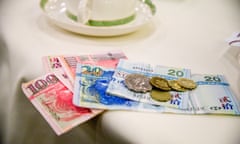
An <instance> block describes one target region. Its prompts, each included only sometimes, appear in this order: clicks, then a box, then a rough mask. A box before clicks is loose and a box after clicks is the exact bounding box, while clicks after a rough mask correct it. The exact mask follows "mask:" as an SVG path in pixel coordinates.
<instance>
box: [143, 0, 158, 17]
mask: <svg viewBox="0 0 240 144" xmlns="http://www.w3.org/2000/svg"><path fill="white" fill-rule="evenodd" d="M142 1H143V2H144V3H145V4H146V5H148V6H149V8H150V9H151V12H152V14H153V15H154V14H155V13H156V11H157V10H156V6H155V5H154V4H153V2H152V1H151V0H142Z"/></svg>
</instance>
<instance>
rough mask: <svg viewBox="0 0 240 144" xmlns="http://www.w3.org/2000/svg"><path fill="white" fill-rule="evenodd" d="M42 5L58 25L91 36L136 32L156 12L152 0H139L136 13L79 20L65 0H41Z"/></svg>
mask: <svg viewBox="0 0 240 144" xmlns="http://www.w3.org/2000/svg"><path fill="white" fill-rule="evenodd" d="M40 6H41V8H42V9H43V12H44V13H45V14H46V16H47V17H48V18H49V19H50V20H51V21H52V22H53V23H54V24H55V25H57V26H59V27H61V28H63V29H65V30H68V31H71V32H74V33H79V34H84V35H90V36H117V35H123V34H128V33H131V32H134V31H136V30H138V29H139V28H141V27H142V26H143V25H145V24H146V23H148V22H149V21H150V20H151V19H152V17H153V16H154V14H155V12H156V7H155V5H154V4H153V3H152V1H151V0H139V2H138V4H137V7H136V14H135V15H132V16H130V17H127V18H125V19H120V20H116V21H109V22H108V21H89V22H88V23H86V24H82V23H79V22H77V20H76V18H77V17H76V16H75V15H74V14H71V13H69V12H68V11H67V10H66V3H65V0H57V1H56V0H41V1H40Z"/></svg>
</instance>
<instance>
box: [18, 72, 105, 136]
mask: <svg viewBox="0 0 240 144" xmlns="http://www.w3.org/2000/svg"><path fill="white" fill-rule="evenodd" d="M22 90H23V92H24V93H25V95H26V96H27V98H28V99H29V100H30V101H31V103H32V104H33V105H34V106H35V108H36V109H37V110H38V111H39V112H40V113H41V114H42V116H43V117H44V118H45V120H46V121H47V122H48V123H49V124H50V126H51V127H52V128H53V130H54V131H55V132H56V134H57V135H61V134H63V133H65V132H67V131H69V130H70V129H72V128H73V127H75V126H77V125H79V124H81V123H83V122H85V121H87V120H89V119H91V118H93V117H94V116H96V115H97V114H100V113H101V112H102V110H95V109H88V108H81V107H76V106H74V105H73V104H72V98H73V93H72V92H71V91H70V90H68V88H67V87H66V86H65V85H63V83H62V82H61V81H60V80H59V79H58V78H57V77H56V76H55V75H54V74H53V73H48V74H46V75H44V76H42V77H39V78H37V79H35V80H32V81H30V82H27V83H23V84H22Z"/></svg>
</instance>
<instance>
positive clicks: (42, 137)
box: [5, 79, 96, 144]
mask: <svg viewBox="0 0 240 144" xmlns="http://www.w3.org/2000/svg"><path fill="white" fill-rule="evenodd" d="M22 82H26V80H25V79H20V80H19V81H18V82H16V85H17V89H16V91H15V93H14V95H13V96H14V100H13V102H11V106H10V107H11V108H10V110H9V111H8V112H9V113H10V114H9V115H8V118H7V119H8V124H7V128H6V130H7V135H6V141H5V143H6V144H20V143H21V144H33V143H37V144H67V143H69V144H78V143H81V144H94V143H95V140H96V138H95V127H96V119H92V120H90V121H88V122H86V123H83V124H81V125H79V126H77V127H75V128H73V129H72V130H70V131H69V132H67V133H65V134H63V135H61V136H57V135H56V134H55V132H54V131H53V130H52V129H51V127H50V125H49V124H48V123H47V121H46V120H45V119H44V118H43V117H42V116H41V114H40V113H39V112H38V111H37V110H36V109H35V107H34V106H33V105H32V103H31V102H30V101H29V99H27V97H26V96H25V95H24V94H23V92H22V90H21V83H22Z"/></svg>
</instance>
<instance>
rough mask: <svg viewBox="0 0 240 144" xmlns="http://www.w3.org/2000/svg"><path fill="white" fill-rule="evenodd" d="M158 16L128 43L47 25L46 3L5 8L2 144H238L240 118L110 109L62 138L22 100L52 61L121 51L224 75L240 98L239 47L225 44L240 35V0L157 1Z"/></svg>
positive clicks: (10, 1)
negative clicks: (25, 87)
mask: <svg viewBox="0 0 240 144" xmlns="http://www.w3.org/2000/svg"><path fill="white" fill-rule="evenodd" d="M154 2H155V4H156V6H157V14H156V16H155V17H154V19H153V21H152V22H150V23H149V24H148V25H146V26H145V27H144V28H142V29H141V30H139V31H137V32H135V33H132V34H130V35H125V36H121V37H111V38H98V37H87V36H81V35H78V34H73V33H70V32H67V31H65V30H62V29H60V28H58V27H55V26H54V25H53V24H51V23H50V22H48V21H47V19H46V18H45V17H44V15H43V12H42V11H41V9H40V8H39V1H32V0H21V1H14V0H3V1H1V4H0V12H1V14H0V16H1V17H0V23H1V25H0V26H1V27H0V28H1V29H0V30H1V31H0V32H1V37H0V44H1V45H0V46H1V47H0V78H1V79H0V80H1V84H2V85H1V88H0V92H1V95H0V98H1V99H0V101H1V105H0V112H1V113H0V114H1V115H0V122H1V123H0V127H1V131H0V134H1V135H0V136H1V138H3V140H4V142H3V143H6V144H8V143H16V144H18V143H24V144H28V143H35V142H37V143H39V144H41V143H44V144H46V143H51V144H53V143H56V144H57V143H58V144H59V143H90V144H91V143H138V144H139V143H143V144H145V143H163V144H175V143H181V144H192V143H194V144H198V143H199V144H200V143H211V144H238V143H240V137H239V133H240V118H239V117H233V116H209V115H201V116H190V115H177V114H160V113H159V114H156V113H143V112H127V111H108V112H105V113H104V114H102V115H101V116H100V117H96V118H95V119H93V120H90V121H88V122H87V123H84V124H82V125H80V126H78V127H76V128H74V129H73V130H72V131H70V132H69V133H67V134H64V135H62V136H60V137H57V136H56V135H55V133H54V132H53V131H52V130H51V128H50V127H49V125H48V124H47V122H46V121H45V120H44V119H43V118H42V117H41V116H40V114H39V113H38V112H37V110H36V109H35V108H34V107H33V106H32V104H31V103H30V102H29V101H28V99H27V98H26V97H25V96H24V95H23V93H22V91H21V89H20V84H21V83H22V82H25V81H29V80H31V79H34V78H36V77H38V76H41V75H43V74H44V72H43V67H42V62H41V58H42V56H45V55H58V54H76V55H77V54H82V53H93V52H101V51H107V50H119V49H120V50H122V51H123V52H125V54H126V55H127V56H128V58H129V59H131V60H135V61H142V62H146V63H152V64H161V65H166V66H173V67H185V68H189V69H191V70H192V73H204V74H223V75H225V76H226V78H227V80H228V81H229V82H230V84H231V88H232V89H233V92H234V93H235V94H236V95H237V96H238V98H240V89H239V86H240V83H239V79H240V75H239V69H240V65H239V64H238V61H237V59H236V55H237V54H238V53H239V50H238V49H237V48H230V47H229V46H228V45H227V43H226V42H225V39H226V38H227V37H229V36H230V35H231V34H232V33H233V32H236V31H239V30H240V16H239V13H240V9H239V4H240V2H239V1H238V0H154Z"/></svg>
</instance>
